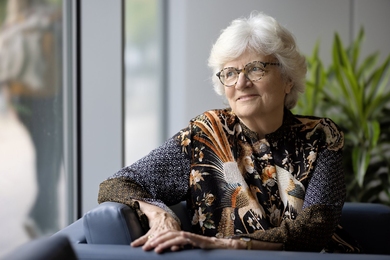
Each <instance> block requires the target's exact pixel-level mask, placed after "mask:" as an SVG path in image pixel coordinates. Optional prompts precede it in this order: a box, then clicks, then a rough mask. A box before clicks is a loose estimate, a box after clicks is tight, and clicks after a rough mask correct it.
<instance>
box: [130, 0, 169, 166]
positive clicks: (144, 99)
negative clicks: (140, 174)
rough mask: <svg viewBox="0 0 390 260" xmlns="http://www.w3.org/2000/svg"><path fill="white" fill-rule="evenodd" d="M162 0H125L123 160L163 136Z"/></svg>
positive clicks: (133, 157) (146, 149)
mask: <svg viewBox="0 0 390 260" xmlns="http://www.w3.org/2000/svg"><path fill="white" fill-rule="evenodd" d="M163 4H164V2H163V1H159V0H126V1H125V93H126V94H125V95H126V98H125V140H126V147H125V164H126V165H128V164H131V163H133V162H135V161H136V160H137V159H139V158H141V157H142V156H144V155H146V154H147V153H148V152H149V151H150V150H152V149H153V148H156V147H157V146H158V145H159V144H160V143H161V141H162V139H163V137H164V128H165V127H164V126H165V122H164V112H163V102H164V92H163V77H164V71H165V70H164V66H163V60H162V57H163V55H162V50H163V49H162V48H163V28H162V26H161V24H163V23H162V20H163V19H162V16H163V6H162V5H163Z"/></svg>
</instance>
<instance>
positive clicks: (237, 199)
mask: <svg viewBox="0 0 390 260" xmlns="http://www.w3.org/2000/svg"><path fill="white" fill-rule="evenodd" d="M343 142H344V139H343V134H342V132H340V131H339V130H338V128H337V126H336V125H335V123H334V122H333V121H331V120H330V119H326V118H317V117H308V116H295V115H293V114H292V113H291V112H290V111H289V110H287V109H285V112H284V119H283V124H282V126H281V127H280V128H279V129H278V130H277V131H275V132H274V133H271V134H268V135H266V136H265V138H264V139H259V138H258V137H257V134H256V133H255V132H252V131H251V130H250V129H249V128H247V127H246V126H245V125H244V124H243V123H242V122H241V121H240V120H239V118H238V117H237V116H236V115H235V114H234V113H233V112H232V111H231V110H230V109H221V110H210V111H207V112H205V113H203V114H201V115H199V116H197V117H196V118H194V119H192V120H191V121H190V124H189V126H188V127H187V128H185V129H183V130H181V131H180V132H179V133H178V134H176V135H175V136H173V137H172V138H170V139H169V140H167V141H166V142H165V143H164V144H163V145H162V146H160V147H159V148H157V149H155V150H153V151H152V152H151V153H150V154H149V155H147V156H145V157H144V158H142V159H140V160H139V161H137V162H136V163H134V164H132V165H130V166H128V167H125V168H123V169H121V170H120V171H119V172H117V173H116V174H114V175H113V176H111V177H109V178H108V179H107V180H105V181H104V182H102V183H101V185H100V192H99V202H100V203H101V202H103V201H116V202H120V203H125V204H128V205H132V200H133V199H138V200H143V201H147V202H149V203H152V204H155V205H158V206H160V207H162V208H164V209H165V210H167V211H170V210H169V208H168V207H167V206H170V205H174V204H176V203H178V202H180V201H183V200H186V201H187V205H188V207H189V212H190V214H191V219H192V225H193V232H195V233H198V234H202V235H206V236H215V237H221V238H229V237H232V236H237V235H238V236H246V237H251V238H252V239H258V240H262V241H269V242H279V243H283V244H284V247H285V249H286V250H299V251H321V250H322V249H323V248H325V247H326V246H327V244H328V243H329V242H330V241H331V240H332V238H333V239H337V236H335V235H334V233H335V230H336V227H337V225H338V221H339V218H340V216H341V210H342V207H343V204H344V199H345V194H346V190H345V182H344V175H343V170H342V147H343Z"/></svg>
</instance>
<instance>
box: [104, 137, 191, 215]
mask: <svg viewBox="0 0 390 260" xmlns="http://www.w3.org/2000/svg"><path fill="white" fill-rule="evenodd" d="M189 168H190V160H189V157H188V155H187V154H186V153H184V152H183V151H182V146H181V145H180V135H179V134H178V135H175V136H174V137H172V138H170V139H169V140H167V141H166V142H165V143H164V144H163V145H161V146H160V147H158V148H157V149H155V150H153V151H151V152H150V153H149V154H148V155H147V156H145V157H143V158H142V159H140V160H139V161H137V162H135V163H134V164H132V165H130V166H127V167H124V168H123V169H121V170H120V171H118V172H117V173H115V174H114V175H113V176H111V177H109V178H108V179H107V180H105V181H103V182H102V183H101V184H100V189H99V195H98V202H99V203H102V202H104V201H114V202H119V203H123V204H126V205H129V206H133V200H134V199H136V200H141V201H145V202H148V203H151V204H154V205H156V206H159V207H161V208H163V209H164V210H166V211H168V212H170V213H172V212H171V211H170V209H169V208H168V207H167V206H171V205H174V204H177V203H179V202H180V201H182V200H184V199H185V197H186V195H187V192H188V187H189Z"/></svg>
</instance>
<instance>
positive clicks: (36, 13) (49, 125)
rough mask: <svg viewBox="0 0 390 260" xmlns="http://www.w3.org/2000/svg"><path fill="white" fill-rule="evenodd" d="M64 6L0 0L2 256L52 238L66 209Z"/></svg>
mask: <svg viewBox="0 0 390 260" xmlns="http://www.w3.org/2000/svg"><path fill="white" fill-rule="evenodd" d="M65 2H66V3H65ZM69 3H70V2H68V1H62V0H41V1H30V0H0V10H1V12H0V176H1V181H0V205H2V210H1V212H0V230H2V233H3V234H7V235H3V236H1V238H0V252H1V254H6V253H7V252H9V251H11V250H12V249H14V248H15V247H16V246H18V245H20V244H22V243H24V242H27V241H28V240H30V239H32V238H36V237H39V236H43V235H50V234H53V233H54V232H56V231H58V230H59V229H60V228H62V227H64V226H65V225H67V224H68V222H69V219H67V216H69V215H68V214H71V212H72V205H70V204H69V203H68V202H69V200H68V194H69V193H70V192H71V190H72V185H71V180H72V170H71V169H72V167H70V165H69V164H71V163H72V162H71V159H69V157H68V156H67V151H69V149H71V143H72V142H71V140H70V139H71V137H72V136H71V135H70V134H69V132H70V131H69V129H68V127H69V126H70V121H69V120H72V118H71V115H72V113H69V111H70V110H69V109H70V108H71V107H72V105H71V104H69V102H70V101H69V100H71V98H72V97H71V96H70V95H69V94H71V93H70V92H69V88H65V87H64V82H67V81H66V80H65V77H66V75H65V74H64V73H63V71H64V67H65V66H63V65H64V64H66V61H64V59H63V58H64V57H66V56H65V55H63V54H64V48H65V47H64V46H67V44H65V42H64V38H66V39H68V37H63V34H64V33H65V30H64V28H65V25H64V23H65V22H67V19H65V15H64V14H65V12H64V10H65V9H66V8H64V7H63V6H67V5H68V4H69ZM65 132H66V133H67V134H68V136H67V138H64V133H65ZM8 231H9V232H8Z"/></svg>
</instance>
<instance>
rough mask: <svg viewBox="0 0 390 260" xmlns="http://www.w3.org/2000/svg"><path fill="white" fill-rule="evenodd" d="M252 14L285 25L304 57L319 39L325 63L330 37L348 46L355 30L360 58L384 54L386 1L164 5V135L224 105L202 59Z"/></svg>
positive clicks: (219, 0)
mask: <svg viewBox="0 0 390 260" xmlns="http://www.w3.org/2000/svg"><path fill="white" fill-rule="evenodd" d="M252 10H257V11H262V12H265V13H266V14H269V15H271V16H273V17H275V18H276V19H277V20H278V21H279V22H280V23H281V24H283V25H284V26H286V27H287V28H288V29H289V30H290V31H292V32H293V33H294V35H295V36H296V39H297V42H298V46H299V47H300V49H301V51H302V52H303V53H304V54H306V55H309V54H311V52H312V50H313V48H314V45H315V43H316V41H317V40H320V41H321V50H320V55H321V57H322V58H323V60H324V61H325V63H327V62H328V63H329V62H330V57H331V47H332V42H333V36H334V33H335V32H338V33H339V34H340V35H341V38H342V40H343V41H344V43H345V44H348V43H349V42H350V41H351V39H353V38H354V36H355V35H356V33H357V32H358V30H359V28H360V26H361V25H364V27H365V30H366V41H365V42H364V45H363V46H364V48H363V50H364V52H363V53H362V55H367V54H368V53H372V52H373V51H375V50H380V51H381V53H382V54H383V55H382V56H387V55H389V49H390V48H389V43H390V34H389V29H388V24H390V16H389V15H387V12H388V11H389V10H390V1H388V0H379V1H378V0H377V1H369V0H327V1H323V0H294V1H292V0H273V1H269V0H240V1H237V0H212V1H210V0H188V1H183V0H170V1H169V28H170V31H169V44H170V49H169V58H170V60H169V61H168V62H169V64H170V74H169V90H170V92H169V98H170V100H169V115H168V119H169V125H168V136H171V135H173V134H175V133H176V132H177V131H178V130H179V129H181V128H183V127H185V126H186V125H187V124H188V120H189V119H191V118H192V117H194V116H196V115H197V114H199V113H202V112H203V111H205V110H207V109H212V108H220V107H222V106H224V105H223V103H222V101H221V98H220V97H218V96H217V95H216V94H215V93H214V91H213V89H212V86H211V81H210V77H211V76H213V75H211V71H210V70H209V69H208V67H207V59H208V55H209V52H210V50H211V47H212V44H213V43H214V42H215V41H216V39H217V37H218V35H219V33H220V31H221V29H223V28H225V27H227V26H228V25H229V23H230V22H231V21H232V20H233V19H235V18H238V17H245V16H248V15H249V14H250V12H251V11H252ZM194 75H196V78H194V77H193V76H194Z"/></svg>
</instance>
